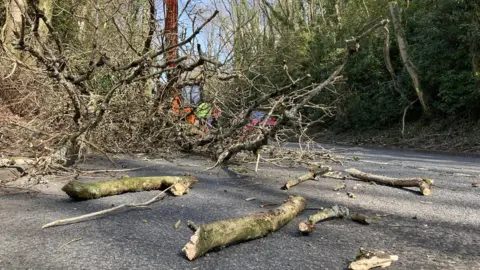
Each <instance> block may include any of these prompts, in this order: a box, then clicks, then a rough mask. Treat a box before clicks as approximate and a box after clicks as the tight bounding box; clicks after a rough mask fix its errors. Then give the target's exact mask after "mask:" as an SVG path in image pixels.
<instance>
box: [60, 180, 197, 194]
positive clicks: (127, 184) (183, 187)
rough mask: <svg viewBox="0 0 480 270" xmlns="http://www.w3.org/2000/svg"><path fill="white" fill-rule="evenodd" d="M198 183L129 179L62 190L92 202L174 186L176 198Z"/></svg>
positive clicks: (72, 184)
mask: <svg viewBox="0 0 480 270" xmlns="http://www.w3.org/2000/svg"><path fill="white" fill-rule="evenodd" d="M196 182H198V180H197V179H196V178H195V177H193V176H152V177H127V178H122V179H118V180H109V181H101V182H92V183H85V182H78V181H71V182H69V183H68V184H66V185H65V186H64V187H63V188H62V190H63V191H64V192H65V193H67V194H68V196H70V197H71V198H74V199H81V200H90V199H98V198H101V197H106V196H112V195H118V194H122V193H126V192H139V191H147V190H161V189H165V188H167V187H170V186H172V185H173V187H172V188H171V189H170V191H171V192H172V193H173V195H175V196H181V195H183V194H184V193H187V192H188V190H189V187H190V185H192V184H194V183H196Z"/></svg>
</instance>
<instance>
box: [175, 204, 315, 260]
mask: <svg viewBox="0 0 480 270" xmlns="http://www.w3.org/2000/svg"><path fill="white" fill-rule="evenodd" d="M305 204H306V202H305V199H304V198H303V197H300V196H295V197H290V198H289V199H288V200H286V201H285V203H283V204H282V205H281V206H279V207H278V208H276V209H273V210H270V211H268V212H260V213H255V214H251V215H248V216H244V217H240V218H232V219H226V220H219V221H215V222H212V223H208V224H204V225H201V226H200V227H199V228H198V230H197V231H196V232H195V234H194V235H193V236H192V237H191V238H190V242H188V243H187V244H186V245H185V247H184V248H183V251H184V252H185V255H186V256H187V258H188V259H189V260H194V259H196V258H198V257H200V256H202V255H203V254H205V253H206V252H208V251H209V250H211V249H214V248H218V247H225V246H228V245H230V244H233V243H237V242H241V241H247V240H252V239H256V238H259V237H263V236H265V235H267V234H269V233H271V232H274V231H277V230H278V229H280V228H281V227H283V226H284V225H286V224H287V223H288V222H290V221H291V220H292V219H293V218H295V217H296V216H297V215H298V214H299V213H300V212H302V211H303V209H304V208H305Z"/></svg>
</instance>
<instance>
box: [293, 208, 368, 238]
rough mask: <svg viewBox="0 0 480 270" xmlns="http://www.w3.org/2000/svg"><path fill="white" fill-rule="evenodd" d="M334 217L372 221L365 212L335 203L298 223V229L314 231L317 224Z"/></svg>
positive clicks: (302, 231)
mask: <svg viewBox="0 0 480 270" xmlns="http://www.w3.org/2000/svg"><path fill="white" fill-rule="evenodd" d="M333 218H348V219H349V220H351V221H355V222H358V223H361V224H364V225H369V224H370V223H372V219H371V218H370V217H368V216H366V215H364V214H360V213H356V212H351V211H350V210H349V209H348V208H347V207H345V206H338V205H334V206H332V207H330V208H326V209H322V210H320V211H318V212H317V213H315V214H313V215H310V216H309V217H308V219H307V220H305V221H302V222H300V223H299V224H298V229H299V230H300V232H301V233H303V234H309V233H311V232H313V231H314V229H315V224H317V223H319V222H321V221H325V220H328V219H333Z"/></svg>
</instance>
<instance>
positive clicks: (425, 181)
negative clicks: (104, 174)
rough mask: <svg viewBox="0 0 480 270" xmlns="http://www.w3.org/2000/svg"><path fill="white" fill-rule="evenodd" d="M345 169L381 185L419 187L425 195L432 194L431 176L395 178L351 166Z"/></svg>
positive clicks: (363, 179)
mask: <svg viewBox="0 0 480 270" xmlns="http://www.w3.org/2000/svg"><path fill="white" fill-rule="evenodd" d="M345 171H346V172H347V173H349V174H350V175H351V176H353V177H355V178H357V179H359V180H362V181H365V182H374V183H376V184H379V185H384V186H391V187H400V188H405V187H418V188H419V189H420V191H421V193H422V194H423V195H424V196H428V195H430V194H432V184H433V180H432V179H429V178H393V177H388V176H382V175H376V174H371V173H365V172H362V171H359V170H357V169H355V168H350V169H347V170H345Z"/></svg>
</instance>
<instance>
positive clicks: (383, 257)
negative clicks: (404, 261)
mask: <svg viewBox="0 0 480 270" xmlns="http://www.w3.org/2000/svg"><path fill="white" fill-rule="evenodd" d="M395 261H398V256H397V255H390V254H387V253H385V252H384V251H367V250H364V249H362V248H361V249H360V251H359V253H358V255H357V257H356V258H355V261H354V262H352V263H351V264H350V265H349V266H348V269H352V270H369V269H372V268H376V267H381V268H385V267H388V266H390V265H391V264H392V262H395Z"/></svg>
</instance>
